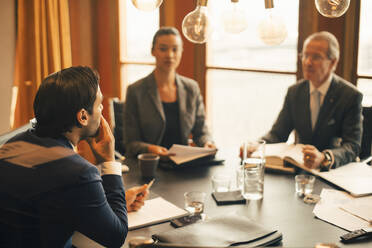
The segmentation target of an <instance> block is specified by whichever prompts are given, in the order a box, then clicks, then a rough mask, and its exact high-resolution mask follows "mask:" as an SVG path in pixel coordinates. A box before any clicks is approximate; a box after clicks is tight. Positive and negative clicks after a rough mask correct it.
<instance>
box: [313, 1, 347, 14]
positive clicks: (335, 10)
mask: <svg viewBox="0 0 372 248" xmlns="http://www.w3.org/2000/svg"><path fill="white" fill-rule="evenodd" d="M349 5H350V0H315V6H316V9H317V10H318V11H319V13H320V14H321V15H323V16H325V17H330V18H336V17H340V16H342V15H343V14H345V12H346V11H347V9H348V8H349Z"/></svg>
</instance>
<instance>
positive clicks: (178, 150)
mask: <svg viewBox="0 0 372 248" xmlns="http://www.w3.org/2000/svg"><path fill="white" fill-rule="evenodd" d="M216 152H217V149H216V148H204V147H194V146H184V145H178V144H174V145H172V147H171V148H170V149H169V153H173V154H175V155H173V156H169V158H170V159H171V160H172V161H173V162H174V163H176V164H182V163H186V162H189V161H192V160H195V159H198V158H202V157H206V156H210V155H214V154H216Z"/></svg>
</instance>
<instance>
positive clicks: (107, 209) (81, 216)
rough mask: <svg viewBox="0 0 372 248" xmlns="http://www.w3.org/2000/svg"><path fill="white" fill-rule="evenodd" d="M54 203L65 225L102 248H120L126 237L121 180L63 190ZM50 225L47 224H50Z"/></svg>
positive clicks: (107, 179)
mask: <svg viewBox="0 0 372 248" xmlns="http://www.w3.org/2000/svg"><path fill="white" fill-rule="evenodd" d="M58 198H59V199H57V197H56V199H55V201H56V202H55V204H56V205H55V206H58V207H61V208H62V209H60V211H58V212H60V213H61V216H60V217H61V218H64V222H65V223H66V225H69V226H72V227H73V229H74V230H76V231H78V232H80V233H82V234H84V235H85V236H87V237H88V238H90V239H92V240H94V241H96V242H97V243H99V244H101V245H104V246H105V247H121V246H122V244H123V243H124V241H125V238H126V236H127V233H128V218H127V209H126V202H125V191H124V187H123V182H122V178H121V177H120V176H117V175H105V176H102V181H94V182H89V183H85V184H81V185H78V186H77V187H73V188H71V189H69V190H63V191H62V192H61V193H60V194H58ZM49 225H50V223H49Z"/></svg>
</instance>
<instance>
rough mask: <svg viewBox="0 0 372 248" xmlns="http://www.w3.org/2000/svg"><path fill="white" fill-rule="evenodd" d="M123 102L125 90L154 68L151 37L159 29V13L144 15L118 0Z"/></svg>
mask: <svg viewBox="0 0 372 248" xmlns="http://www.w3.org/2000/svg"><path fill="white" fill-rule="evenodd" d="M119 20H120V64H121V84H122V86H123V87H122V89H123V92H122V99H124V96H125V92H126V87H127V86H128V85H129V84H131V83H133V82H135V81H137V80H138V79H140V78H142V77H144V76H146V75H147V74H149V73H150V72H151V71H152V70H153V69H154V64H155V60H154V58H153V57H152V55H151V43H152V37H153V35H154V34H155V32H156V31H157V30H158V28H159V10H158V9H157V10H155V11H151V12H144V11H141V10H138V9H136V8H135V7H134V6H133V4H132V2H131V1H127V0H126V1H119Z"/></svg>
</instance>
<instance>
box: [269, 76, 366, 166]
mask: <svg viewBox="0 0 372 248" xmlns="http://www.w3.org/2000/svg"><path fill="white" fill-rule="evenodd" d="M361 103H362V94H361V93H360V92H359V91H358V90H357V89H356V87H355V86H353V85H352V84H350V83H349V82H347V81H345V80H344V79H342V78H340V77H339V76H337V75H333V77H332V81H331V84H330V86H329V89H328V91H327V94H326V96H325V97H324V100H323V104H322V106H321V108H320V111H319V115H318V119H317V123H316V124H315V128H314V130H312V128H311V112H310V95H309V81H307V80H302V81H300V82H299V83H297V84H295V85H293V86H291V87H290V88H289V89H288V92H287V96H286V98H285V102H284V106H283V108H282V110H281V112H280V114H279V116H278V119H277V120H276V122H275V124H274V125H273V127H272V129H271V131H270V132H269V133H268V134H266V135H265V136H264V137H263V139H265V140H266V141H267V142H268V143H277V142H285V141H286V140H287V139H288V136H289V134H290V132H291V131H292V130H295V131H296V132H297V135H298V142H299V143H302V144H311V145H314V146H315V147H316V148H318V150H319V151H323V150H325V149H329V150H331V151H332V153H333V154H334V158H335V164H334V166H333V167H337V166H340V165H343V164H346V163H349V162H351V161H353V160H355V158H356V157H357V156H358V155H359V152H360V145H361V136H362V104H361ZM340 138H341V139H340ZM340 141H341V142H340Z"/></svg>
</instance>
